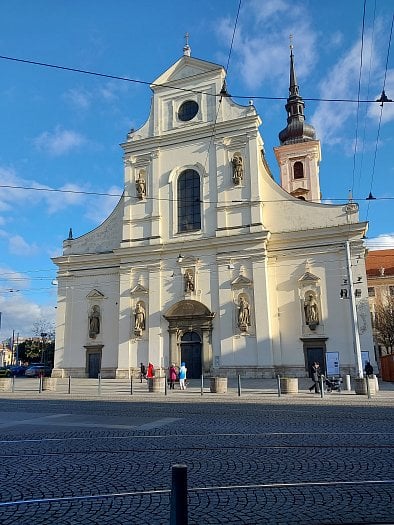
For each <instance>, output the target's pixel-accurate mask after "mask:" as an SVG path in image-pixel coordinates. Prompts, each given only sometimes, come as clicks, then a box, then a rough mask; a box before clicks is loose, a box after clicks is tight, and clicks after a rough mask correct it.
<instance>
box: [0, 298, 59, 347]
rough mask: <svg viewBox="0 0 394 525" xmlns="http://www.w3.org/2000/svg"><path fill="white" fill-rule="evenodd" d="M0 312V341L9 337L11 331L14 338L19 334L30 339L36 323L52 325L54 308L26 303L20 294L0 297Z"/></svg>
mask: <svg viewBox="0 0 394 525" xmlns="http://www.w3.org/2000/svg"><path fill="white" fill-rule="evenodd" d="M54 302H55V300H54ZM0 311H1V312H2V323H1V334H2V337H1V338H2V339H6V338H7V337H10V336H11V335H12V331H14V333H15V336H16V335H17V334H19V336H20V337H21V338H22V337H30V336H32V335H34V333H33V332H34V323H36V322H37V321H46V322H48V323H53V322H54V319H55V312H56V310H55V308H54V307H51V306H42V305H39V304H36V303H33V302H31V301H28V300H27V299H26V298H25V297H24V296H23V294H22V293H12V294H11V293H10V294H8V295H7V296H6V297H1V296H0Z"/></svg>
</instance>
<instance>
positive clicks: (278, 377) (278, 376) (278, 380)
mask: <svg viewBox="0 0 394 525" xmlns="http://www.w3.org/2000/svg"><path fill="white" fill-rule="evenodd" d="M276 380H277V382H278V397H280V396H281V395H282V391H281V389H280V375H279V374H278V375H277V376H276Z"/></svg>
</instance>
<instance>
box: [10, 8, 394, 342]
mask: <svg viewBox="0 0 394 525" xmlns="http://www.w3.org/2000/svg"><path fill="white" fill-rule="evenodd" d="M238 5H239V0H215V1H214V2H213V1H212V0H199V1H189V2H185V1H184V0H145V1H144V2H140V1H139V2H137V1H135V0H116V1H115V2H114V1H113V0H112V1H111V2H110V1H108V0H100V1H99V2H97V1H93V0H80V1H77V0H73V1H72V0H35V1H34V2H31V1H30V0H2V2H1V5H0V55H2V56H3V57H9V58H16V59H23V60H30V61H36V62H43V63H48V64H53V65H59V66H65V67H69V68H77V69H83V70H89V71H93V72H98V73H104V74H109V75H114V76H121V77H127V78H130V79H134V80H140V81H144V82H152V81H153V80H154V79H156V78H157V77H158V76H159V75H160V74H161V73H162V72H164V71H165V70H166V69H167V68H168V67H170V66H171V65H172V64H173V63H174V62H176V60H178V58H180V56H181V55H182V48H183V45H184V34H185V33H186V32H189V33H190V46H191V49H192V56H194V57H196V58H200V59H203V60H207V61H211V62H215V63H219V64H222V65H224V66H226V65H227V61H228V57H229V49H230V42H231V38H232V34H233V29H234V23H235V19H236V14H237V10H238ZM365 8H366V9H365V18H364V33H363V37H362V27H363V10H364V1H363V0H347V1H345V2H344V1H343V0H341V1H339V0H330V1H328V0H320V1H318V0H310V1H307V0H303V1H301V0H299V1H297V0H242V3H241V8H240V13H239V19H238V24H237V29H236V34H235V39H234V45H233V49H232V53H231V56H230V61H229V68H228V77H227V86H228V90H229V92H230V94H231V95H232V96H233V97H234V99H235V100H236V101H237V102H240V103H244V104H247V103H248V100H249V99H253V100H254V104H255V106H256V108H257V110H258V112H259V114H260V116H261V117H262V120H263V124H262V126H261V130H260V131H261V134H262V136H263V139H264V142H265V150H266V155H267V157H268V161H269V164H270V167H271V170H272V172H273V174H274V176H275V178H276V179H277V180H278V167H277V164H276V161H275V157H274V154H273V148H274V147H275V146H277V145H278V133H279V131H280V130H281V129H283V127H285V125H286V114H285V109H284V104H285V101H284V100H268V99H263V98H262V99H259V98H257V97H287V94H288V83H289V80H288V79H289V35H290V34H292V35H293V36H294V40H293V44H294V55H295V62H296V71H297V78H298V83H299V85H300V93H301V95H302V96H303V97H304V99H308V98H310V99H321V98H325V99H336V100H337V99H352V100H357V98H358V96H359V99H361V100H374V99H376V98H377V97H379V95H380V93H381V91H382V89H383V85H384V86H385V91H386V94H387V96H388V97H389V98H392V99H394V50H393V44H391V53H390V54H389V60H388V67H387V71H386V61H387V53H388V45H389V38H390V28H391V23H392V16H393V3H392V1H391V0H366V3H365ZM361 45H362V46H363V55H362V68H361V79H360V82H359V78H360V58H361ZM0 75H1V84H0V112H1V113H0V115H1V117H0V126H1V128H0V129H1V147H0V253H1V256H0V311H1V312H2V327H1V330H0V339H5V338H7V337H9V336H10V334H11V333H12V330H15V333H19V334H20V336H28V335H31V333H32V330H33V325H34V323H35V322H37V321H41V320H45V321H53V319H54V315H55V305H56V287H55V286H53V285H52V284H51V281H52V280H53V279H55V277H56V267H55V266H54V265H53V263H52V262H51V257H53V256H56V255H59V254H60V253H61V247H62V241H63V239H65V238H66V237H67V235H68V231H69V228H70V227H72V229H73V233H74V237H77V236H79V235H82V234H84V233H86V232H87V231H89V230H91V229H93V228H95V227H96V226H97V225H98V224H100V223H101V222H102V221H103V220H104V219H105V218H106V217H107V216H108V214H109V213H110V212H111V210H112V209H113V207H114V206H115V204H116V202H117V201H118V197H117V195H120V194H121V192H122V188H123V161H122V150H121V148H120V147H119V144H120V143H121V142H123V141H124V140H125V137H126V134H127V132H128V131H129V130H130V128H138V127H140V126H141V125H142V124H143V123H144V122H145V120H146V119H147V117H148V114H149V107H150V97H151V91H150V89H149V86H148V85H146V84H143V83H141V84H140V83H133V82H126V81H120V80H114V79H108V78H101V77H98V76H91V75H86V74H81V73H76V72H70V71H62V70H59V69H55V68H46V67H40V66H37V65H31V64H26V63H22V62H17V61H12V60H7V59H5V58H1V59H0ZM359 85H360V91H359ZM236 95H238V96H244V97H246V99H240V98H239V99H238V98H236ZM381 110H382V113H381ZM305 111H306V117H307V121H308V122H309V123H312V124H313V125H314V126H315V127H316V130H317V135H318V138H319V139H320V140H321V143H322V157H323V159H322V163H321V166H320V185H321V189H322V193H323V199H326V200H327V201H329V202H330V201H332V202H340V201H337V199H341V200H342V201H346V199H347V197H348V192H349V189H351V188H352V189H353V197H354V199H355V200H356V201H357V202H359V204H360V218H361V220H366V219H368V221H369V223H370V226H369V232H368V241H367V242H368V244H369V246H370V247H371V248H372V249H383V248H388V247H394V224H393V219H392V216H393V214H392V205H393V199H394V184H393V178H394V166H393V161H392V158H393V154H392V152H393V149H394V104H385V105H384V106H383V108H381V107H380V105H379V104H377V103H370V104H365V103H360V104H357V103H349V102H347V103H340V102H322V101H319V100H317V101H308V100H306V110H305ZM379 121H380V128H379ZM378 133H379V140H378ZM355 144H357V148H356V147H355ZM18 187H24V188H41V189H42V188H44V189H48V190H59V189H60V190H73V191H76V192H88V193H89V192H96V193H103V194H105V195H89V194H84V193H67V192H64V191H63V192H57V191H41V190H38V189H36V190H25V189H19V188H18ZM371 189H372V193H373V195H374V196H375V197H377V199H376V200H374V201H371V202H368V201H366V200H365V199H366V197H367V196H368V194H369V192H370V191H371ZM108 194H109V195H108ZM111 195H113V196H111ZM368 204H369V206H368Z"/></svg>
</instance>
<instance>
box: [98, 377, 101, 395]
mask: <svg viewBox="0 0 394 525" xmlns="http://www.w3.org/2000/svg"><path fill="white" fill-rule="evenodd" d="M98 393H99V396H100V395H101V374H100V373H99V374H98Z"/></svg>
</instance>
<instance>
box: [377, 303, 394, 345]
mask: <svg viewBox="0 0 394 525" xmlns="http://www.w3.org/2000/svg"><path fill="white" fill-rule="evenodd" d="M374 321H375V322H374V328H375V331H376V339H377V341H378V343H379V344H380V345H382V346H384V347H385V348H386V351H387V353H388V354H391V353H393V349H394V296H392V295H387V296H386V297H383V298H382V299H379V300H378V301H377V302H376V303H375V319H374Z"/></svg>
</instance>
